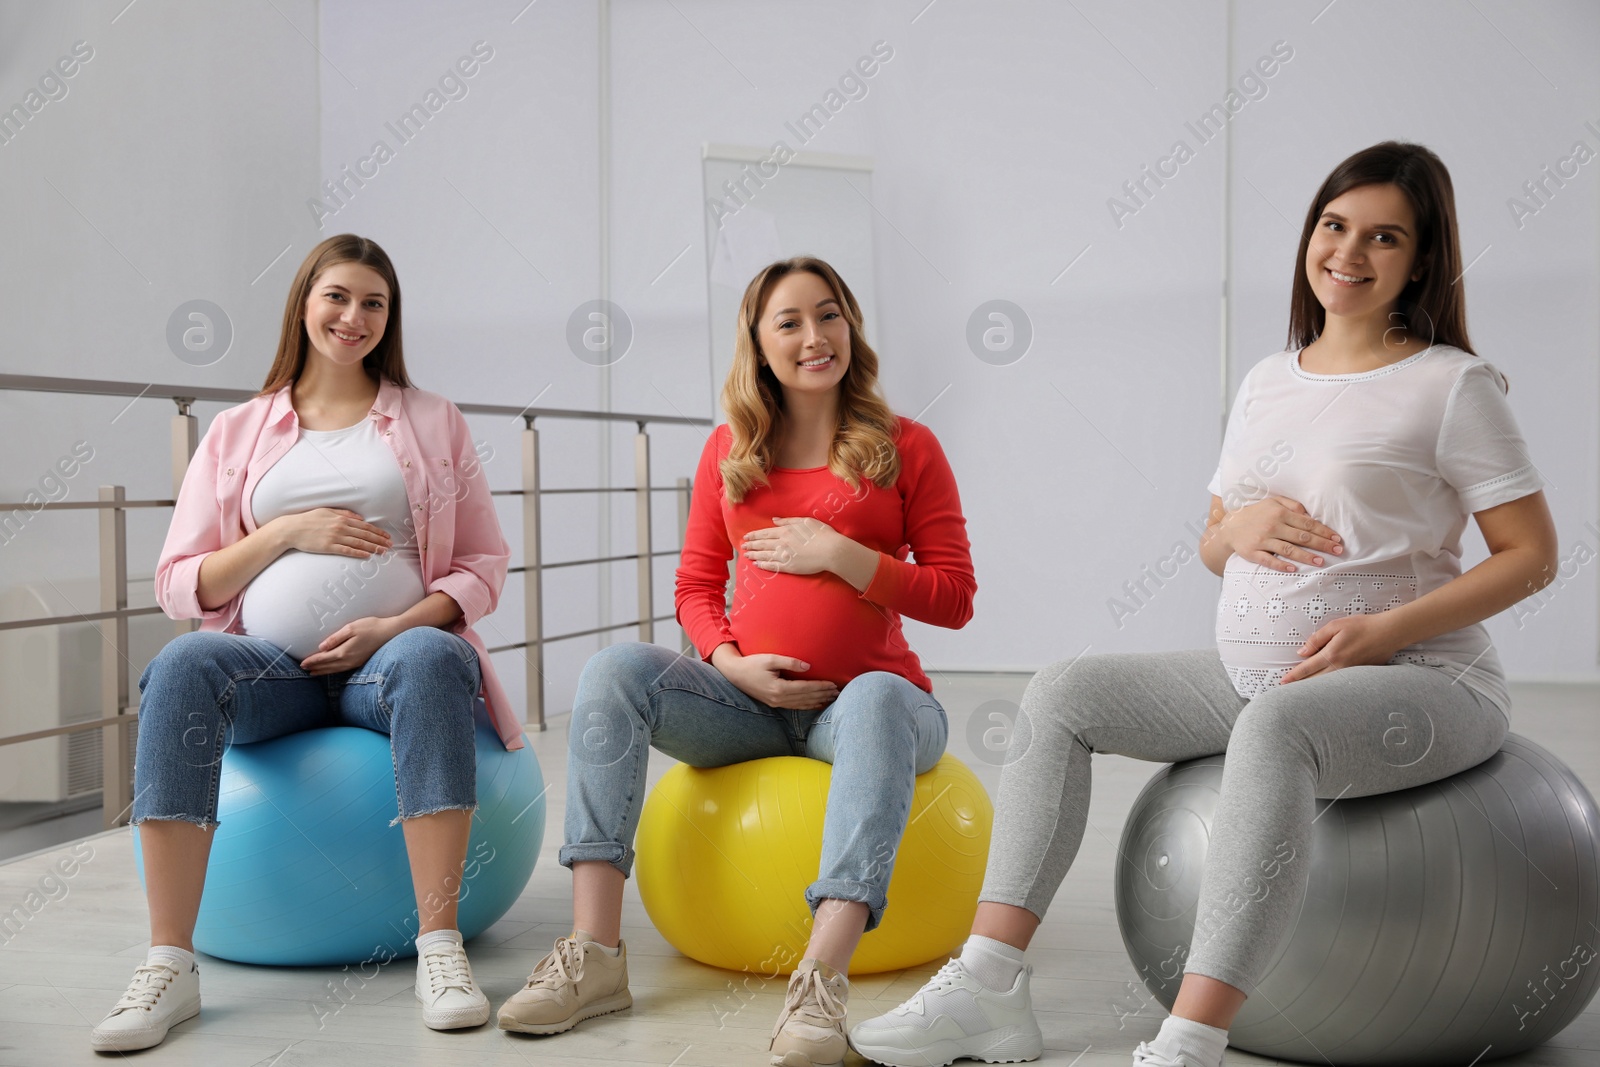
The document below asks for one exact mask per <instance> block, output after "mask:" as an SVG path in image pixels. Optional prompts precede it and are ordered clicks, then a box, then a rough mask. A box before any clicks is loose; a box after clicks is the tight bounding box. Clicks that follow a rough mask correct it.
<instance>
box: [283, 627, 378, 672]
mask: <svg viewBox="0 0 1600 1067" xmlns="http://www.w3.org/2000/svg"><path fill="white" fill-rule="evenodd" d="M395 633H396V630H395V627H394V620H393V619H379V618H374V617H370V616H369V617H368V618H365V619H357V620H355V621H354V622H350V623H346V624H345V625H344V626H341V627H340V628H339V629H337V630H335V631H334V632H333V633H331V634H329V635H328V637H327V639H326V640H324V641H323V642H322V644H320V645H318V646H317V650H316V651H315V652H313V653H311V655H309V656H307V657H306V658H305V659H303V660H301V661H300V669H301V670H303V671H305V672H306V673H307V674H311V675H318V674H338V673H339V672H340V671H353V670H355V669H356V668H357V667H360V666H361V665H363V664H364V663H366V662H367V660H369V659H371V658H372V654H373V653H374V652H376V651H378V649H380V648H382V647H383V646H384V645H385V644H387V643H388V642H389V639H390V638H392V637H394V635H395Z"/></svg>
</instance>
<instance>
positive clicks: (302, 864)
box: [134, 702, 545, 967]
mask: <svg viewBox="0 0 1600 1067" xmlns="http://www.w3.org/2000/svg"><path fill="white" fill-rule="evenodd" d="M477 753H478V755H477V768H478V774H477V778H478V810H477V813H476V816H475V817H474V819H473V820H472V837H471V841H470V843H469V844H468V846H467V861H466V866H465V868H464V869H463V872H462V887H461V905H460V912H459V916H458V925H459V927H460V929H461V933H462V936H463V937H466V938H471V937H475V936H476V935H478V934H480V933H482V932H483V931H484V930H486V929H488V928H489V927H490V926H491V925H493V924H494V923H495V922H496V921H497V920H498V919H500V917H501V916H503V915H505V913H506V912H507V911H509V910H510V908H511V905H512V903H513V902H515V901H516V899H517V897H518V896H519V895H520V894H521V893H522V890H523V888H524V887H526V886H527V884H528V879H529V877H531V876H532V874H533V865H534V861H535V860H536V859H537V858H538V855H539V847H540V845H541V844H542V843H543V841H544V823H545V801H544V791H545V786H544V776H543V775H542V774H541V773H540V770H539V761H538V759H537V758H536V757H535V756H534V754H533V749H532V748H530V747H523V748H521V749H518V750H517V751H515V752H508V751H506V749H505V746H504V745H502V744H501V742H500V738H499V737H498V736H497V735H496V734H495V732H494V730H493V729H492V728H491V727H490V726H489V724H488V722H487V719H486V717H485V716H484V715H483V708H482V704H481V702H480V704H479V714H478V716H477ZM220 802H221V803H220V810H219V812H218V816H217V819H218V826H217V829H216V831H215V834H216V836H215V839H214V840H213V842H212V846H211V863H210V866H209V868H208V869H207V873H206V887H205V895H204V896H203V897H202V898H201V901H200V917H199V921H198V923H197V924H196V926H195V931H194V944H195V947H196V948H197V949H199V950H200V951H201V952H204V953H206V954H208V955H211V956H217V957H219V958H221V959H225V960H234V961H237V962H239V963H265V964H280V965H293V966H302V967H310V966H323V965H338V964H356V963H367V962H378V963H383V962H387V961H388V960H391V959H396V958H401V957H406V956H414V955H415V954H416V934H417V901H416V895H415V893H414V892H413V891H412V888H411V868H410V865H409V863H408V862H407V859H406V846H405V838H404V836H403V833H402V831H401V828H400V825H399V824H398V823H395V821H394V820H395V819H396V817H397V816H398V814H399V809H398V804H397V801H396V798H395V785H394V766H393V763H392V761H391V756H390V751H389V738H388V737H387V736H386V735H384V734H380V733H376V732H374V731H372V730H363V729H360V728H358V727H353V726H335V727H329V728H326V729H317V730H306V731H304V732H301V733H295V734H289V735H287V736H285V737H280V738H275V739H273V740H271V741H261V742H258V743H256V744H250V745H234V746H233V747H231V748H229V749H228V751H227V753H226V754H225V755H224V756H223V758H222V779H221V785H220ZM391 824H393V825H391ZM134 832H135V835H136V836H137V833H138V831H137V828H136V829H135V831H134ZM134 857H135V860H136V862H137V863H138V865H139V876H140V878H141V879H143V877H144V863H143V858H142V854H141V850H140V849H138V848H137V847H136V848H135V849H134Z"/></svg>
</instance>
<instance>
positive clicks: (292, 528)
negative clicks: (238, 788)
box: [91, 234, 523, 1051]
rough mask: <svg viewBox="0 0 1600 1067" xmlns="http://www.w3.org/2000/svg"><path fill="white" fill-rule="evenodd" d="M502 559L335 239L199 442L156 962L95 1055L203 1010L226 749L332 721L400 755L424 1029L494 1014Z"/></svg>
mask: <svg viewBox="0 0 1600 1067" xmlns="http://www.w3.org/2000/svg"><path fill="white" fill-rule="evenodd" d="M509 558H510V550H509V548H508V547H507V545H506V543H505V539H504V538H503V537H502V536H501V534H500V526H499V523H498V522H497V521H496V518H495V513H494V507H493V504H492V503H491V501H490V498H489V490H488V486H487V485H486V484H485V483H484V479H483V476H482V473H481V470H480V467H479V463H478V457H477V454H476V452H475V451H474V448H473V445H472V439H471V437H470V435H469V434H468V432H467V425H466V421H465V420H464V419H463V418H462V416H461V413H460V412H459V411H458V410H457V409H456V407H455V405H453V404H451V403H450V402H449V401H448V400H446V399H445V398H443V397H441V396H438V395H436V394H434V393H430V392H426V391H424V390H421V389H416V388H413V387H412V386H411V383H410V381H409V380H408V378H407V377H406V371H405V363H404V360H403V358H402V351H401V335H400V285H399V282H398V280H397V279H396V277H395V273H394V267H393V266H392V265H391V263H390V262H389V257H388V256H387V255H385V254H384V252H383V250H382V249H381V248H379V247H378V246H377V245H376V244H374V243H373V242H371V241H369V240H366V239H365V238H361V237H356V236H353V235H350V234H344V235H341V236H338V237H330V238H329V239H328V240H326V241H323V242H322V243H321V244H320V245H318V246H317V247H316V248H315V249H313V250H312V251H311V254H310V255H309V256H308V257H307V258H306V261H305V262H304V263H302V264H301V266H300V270H299V272H298V273H297V274H296V275H295V279H294V283H293V285H292V286H291V288H290V292H289V299H288V304H287V306H286V308H285V309H284V320H283V331H282V335H281V337H280V340H279V342H278V352H277V358H276V359H275V360H274V361H273V364H272V368H271V370H270V371H269V372H268V374H267V380H266V384H265V385H263V386H262V389H261V392H260V393H259V394H257V395H256V396H255V397H254V398H253V399H251V400H249V401H247V402H245V403H244V404H241V405H239V406H238V407H234V408H230V409H228V410H227V411H224V412H222V413H221V414H219V415H218V416H217V417H216V419H215V420H214V421H213V422H212V424H211V427H210V429H209V430H208V431H207V432H206V436H205V438H204V440H202V441H201V442H200V447H199V450H198V451H197V452H196V454H195V456H194V459H193V460H192V461H191V463H190V465H189V469H188V473H187V474H186V475H185V477H184V481H183V488H182V490H181V492H180V493H179V496H178V501H177V506H176V508H175V509H174V512H173V518H172V526H171V528H170V529H169V531H168V533H167V540H166V544H165V546H164V547H163V548H162V551H161V560H160V563H159V564H158V565H157V568H156V583H155V584H156V599H157V600H158V601H159V603H160V604H161V606H162V608H163V609H164V610H165V611H166V613H167V614H168V615H170V616H171V617H173V618H177V619H184V618H199V619H200V620H201V627H200V630H199V631H198V632H196V633H189V634H184V635H182V636H180V637H178V638H177V639H175V640H173V641H171V642H169V643H168V644H167V645H166V647H164V648H163V649H162V650H161V652H160V653H159V654H158V655H157V656H156V657H155V659H153V660H152V661H151V662H150V665H149V666H148V667H147V668H146V669H145V672H144V674H143V676H142V677H141V678H140V679H139V690H140V694H141V697H140V702H139V745H138V753H137V760H136V768H135V772H134V791H135V796H134V802H133V822H134V823H135V824H137V825H138V827H139V843H140V847H141V849H142V850H143V855H144V868H145V884H146V892H147V896H148V898H149V904H150V928H151V949H150V951H149V953H148V955H147V957H146V959H145V961H144V963H143V964H141V965H140V966H139V968H138V969H137V970H136V971H135V972H134V976H133V980H132V982H131V983H130V984H129V986H128V990H127V992H126V993H125V994H123V996H122V998H121V999H120V1000H119V1001H118V1002H117V1003H116V1005H115V1007H114V1008H113V1009H112V1011H111V1013H110V1014H109V1015H107V1016H106V1018H105V1019H104V1020H102V1021H101V1023H100V1024H99V1025H98V1026H97V1027H95V1029H94V1031H93V1033H92V1035H91V1042H92V1044H93V1045H94V1047H95V1048H96V1049H99V1050H102V1051H126V1050H131V1049H139V1048H148V1047H150V1046H151V1045H155V1044H159V1043H160V1042H161V1040H162V1039H163V1038H165V1037H166V1035H167V1031H168V1029H169V1028H170V1027H172V1026H173V1025H176V1024H177V1023H180V1022H182V1021H184V1020H185V1019H189V1018H192V1017H193V1016H194V1015H196V1014H197V1013H198V1012H199V1011H200V984H199V981H200V980H199V970H198V968H197V967H196V965H195V961H194V955H193V952H194V945H193V942H192V940H191V939H192V937H193V934H194V927H195V920H196V917H197V915H198V914H199V910H200V894H201V890H202V888H203V887H204V885H205V872H206V861H207V858H208V857H209V855H210V851H211V841H212V833H213V831H214V829H215V827H216V824H217V788H218V780H219V776H220V765H221V761H222V755H223V753H224V752H225V751H226V750H227V748H228V746H229V745H232V744H244V743H248V742H252V741H263V740H266V739H268V738H273V737H280V736H282V735H284V734H289V733H294V732H296V731H299V730H307V729H311V728H313V727H319V726H335V725H348V726H361V727H365V728H366V729H369V730H375V731H378V732H380V733H385V734H388V735H389V737H390V739H391V746H392V749H393V753H394V767H395V788H396V794H397V798H398V804H399V812H400V821H401V826H402V828H403V831H404V834H405V841H406V849H407V852H408V853H409V855H410V861H411V877H412V883H413V888H414V889H415V891H416V897H417V919H418V935H417V979H416V994H417V998H418V999H419V1000H420V1001H421V1002H422V1016H423V1021H424V1023H426V1024H427V1025H428V1026H430V1027H432V1028H434V1029H436V1030H445V1029H454V1028H457V1027H464V1026H475V1025H478V1024H480V1023H482V1022H484V1021H485V1020H487V1019H488V1017H489V1003H488V1001H487V1000H486V999H485V998H484V995H483V993H482V992H481V991H480V990H479V989H478V987H477V984H476V983H475V982H474V981H473V978H472V971H471V968H470V967H469V966H468V963H467V957H466V953H465V951H464V950H463V949H462V945H461V935H460V933H459V932H458V931H457V930H456V901H457V892H458V889H459V886H460V884H461V873H462V865H463V863H464V861H465V859H466V851H467V841H468V836H469V833H470V830H471V823H472V810H473V808H474V807H476V804H477V784H476V779H475V770H476V767H475V763H476V760H475V744H474V726H473V708H474V706H475V702H476V699H477V697H478V695H479V694H480V691H481V693H482V695H483V696H484V699H485V703H486V705H487V707H488V710H489V715H490V718H491V719H492V720H493V722H494V725H495V728H496V731H497V732H498V733H499V735H500V737H501V739H502V740H503V741H504V742H505V744H506V746H507V747H508V748H521V747H522V744H523V742H522V730H521V725H520V723H519V717H518V716H517V715H516V714H515V713H514V711H513V710H512V709H511V707H510V705H509V702H508V701H507V700H506V695H505V692H504V690H502V689H501V687H500V684H499V682H498V680H497V679H496V678H495V675H494V670H493V668H492V666H491V665H490V663H489V658H488V655H487V652H486V650H485V648H484V645H483V641H482V639H480V638H479V637H478V635H477V634H476V633H474V632H473V630H472V626H473V624H474V623H475V622H477V620H478V619H480V618H481V617H483V616H484V615H486V614H488V613H489V612H491V611H493V610H494V607H495V604H496V602H497V601H498V599H499V595H500V588H501V586H502V585H503V584H504V582H505V576H506V563H507V561H508V559H509ZM373 829H374V832H377V831H378V830H379V829H381V828H380V827H374V828H373Z"/></svg>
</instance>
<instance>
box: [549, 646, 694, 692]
mask: <svg viewBox="0 0 1600 1067" xmlns="http://www.w3.org/2000/svg"><path fill="white" fill-rule="evenodd" d="M684 658H685V657H684V654H683V653H681V652H674V651H672V649H670V648H666V647H665V646H662V645H652V644H647V643H646V642H643V641H626V642H624V643H622V644H620V645H608V646H607V647H605V648H602V649H601V650H600V651H599V652H596V653H595V654H594V655H592V656H590V657H589V661H588V662H587V663H585V664H584V665H583V671H582V672H581V673H580V674H579V676H578V685H579V686H580V687H583V686H585V685H587V686H589V687H591V688H592V687H594V686H607V687H621V688H623V689H630V690H631V689H635V688H638V689H642V688H644V687H645V686H648V685H649V683H651V682H652V681H654V680H656V679H657V678H659V677H660V676H661V675H662V674H663V673H664V672H665V671H666V670H667V669H668V668H670V667H671V666H673V664H675V663H676V662H678V661H679V660H682V659H684ZM695 661H696V662H697V661H698V657H695Z"/></svg>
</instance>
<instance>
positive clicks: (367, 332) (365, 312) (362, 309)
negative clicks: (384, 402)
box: [305, 263, 389, 366]
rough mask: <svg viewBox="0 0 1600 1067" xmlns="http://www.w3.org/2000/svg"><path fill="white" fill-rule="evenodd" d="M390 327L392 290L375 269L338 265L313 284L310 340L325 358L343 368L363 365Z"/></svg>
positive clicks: (307, 314) (308, 306) (309, 299)
mask: <svg viewBox="0 0 1600 1067" xmlns="http://www.w3.org/2000/svg"><path fill="white" fill-rule="evenodd" d="M388 324H389V286H388V283H386V282H385V281H384V280H383V275H381V274H379V273H378V272H377V271H375V270H373V269H372V268H371V267H367V266H363V265H362V264H360V263H335V264H334V265H333V266H331V267H329V268H328V269H327V270H325V271H323V272H322V273H321V274H319V275H317V277H316V279H315V280H313V281H312V283H311V292H310V295H308V296H307V297H306V306H305V326H306V336H307V337H309V338H310V340H311V347H312V349H313V351H315V352H317V353H319V354H320V355H322V356H323V357H324V358H326V359H329V360H332V361H333V362H334V363H337V364H339V365H341V366H344V365H348V364H352V363H360V362H361V361H362V359H364V358H365V357H366V356H367V355H368V354H370V353H371V352H372V350H373V349H374V348H375V347H377V344H378V342H379V341H381V340H382V339H383V331H384V328H385V327H386V326H388ZM307 358H310V356H309V355H308V357H307Z"/></svg>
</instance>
